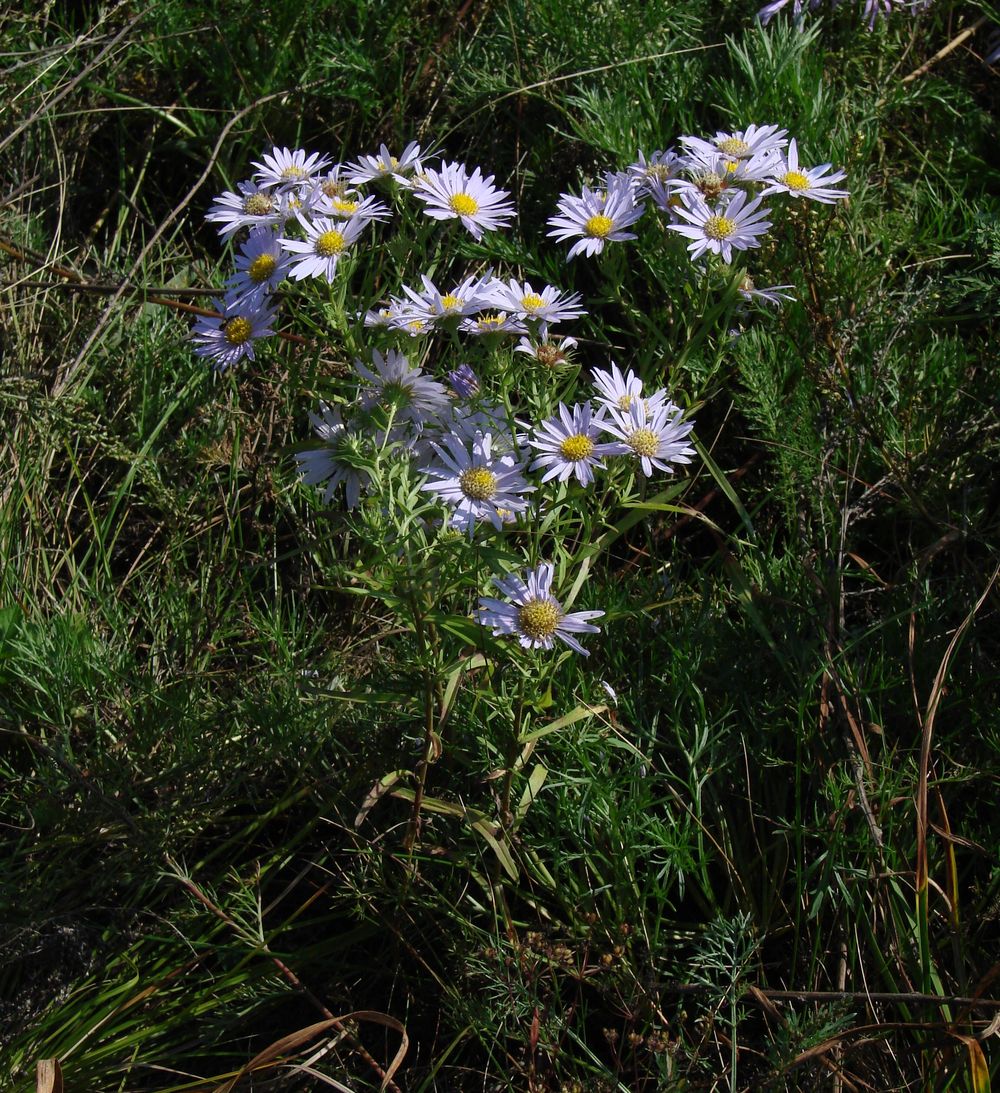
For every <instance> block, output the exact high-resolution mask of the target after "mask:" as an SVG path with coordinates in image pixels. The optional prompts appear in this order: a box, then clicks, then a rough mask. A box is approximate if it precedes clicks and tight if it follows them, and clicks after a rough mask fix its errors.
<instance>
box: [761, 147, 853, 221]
mask: <svg viewBox="0 0 1000 1093" xmlns="http://www.w3.org/2000/svg"><path fill="white" fill-rule="evenodd" d="M831 166H832V164H829V163H821V164H820V165H819V166H818V167H800V166H799V150H798V148H797V147H796V145H795V141H794V140H793V141H792V142H791V143H790V144H789V146H788V156H787V158H786V157H785V156H780V157H779V158H778V159H777V160H776V161H775V163H774V164H773V165H772V167H771V171H770V172H769V175H768V185H767V187H766V188H765V189H764V190H762V191H761V195H760V196H761V197H766V196H767V195H768V194H779V193H781V194H791V196H792V197H808V198H810V199H811V200H812V201H819V202H821V203H822V204H824V205H832V204H834V202H835V201H837V200H838V198H842V197H848V196H849V194H848V192H847V190H836V189H834V188H833V187H832V186H831V183H833V182H840V180H841V179H843V178H846V177H847V172H846V171H844V170H839V171H834V172H833V173H832V174H830V173H828V172H829V171H830V168H831Z"/></svg>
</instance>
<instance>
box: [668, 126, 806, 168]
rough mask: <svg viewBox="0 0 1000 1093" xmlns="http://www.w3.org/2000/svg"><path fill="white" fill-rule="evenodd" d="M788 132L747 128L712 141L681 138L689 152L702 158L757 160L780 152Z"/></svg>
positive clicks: (720, 135)
mask: <svg viewBox="0 0 1000 1093" xmlns="http://www.w3.org/2000/svg"><path fill="white" fill-rule="evenodd" d="M787 136H788V130H787V129H779V128H778V127H777V126H776V125H748V126H747V127H746V129H736V130H734V131H733V132H731V133H730V132H721V131H720V132H718V133H716V134H715V136H714V137H712V139H711V140H703V139H702V138H701V137H687V136H685V137H681V144H683V145H684V147H685V148H686V149H687V151H688V153H689V154H691V155H694V156H697V157H699V158H704V157H712V156H717V155H720V154H721V155H722V156H724V157H725V158H726V159H727V160H729V161H737V162H738V161H740V160H749V159H755V158H758V157H760V156H766V155H770V154H772V153H774V152H779V151H781V149H782V148H784V147H785V146H786V145H787V144H788V141H787V140H786V139H785V138H786V137H787Z"/></svg>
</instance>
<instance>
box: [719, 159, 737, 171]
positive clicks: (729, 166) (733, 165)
mask: <svg viewBox="0 0 1000 1093" xmlns="http://www.w3.org/2000/svg"><path fill="white" fill-rule="evenodd" d="M722 166H723V167H724V168H725V169H726V173H727V174H730V175H731V174H732V173H733V171H736V170H738V169H739V166H740V165H739V163H738V162H737V161H736V160H735V159H727V160H724V161H723V163H722Z"/></svg>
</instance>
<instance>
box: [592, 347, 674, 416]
mask: <svg viewBox="0 0 1000 1093" xmlns="http://www.w3.org/2000/svg"><path fill="white" fill-rule="evenodd" d="M593 378H594V386H595V387H596V388H597V402H598V404H599V405H600V406H605V407H607V408H608V409H609V410H615V411H618V412H620V413H628V411H629V410H630V409H631V408H632V407H633V406H639V407H640V408H641V409H642V410H643V412H644V413H645V415H646V417H647V418H648V417H650V416H651V415H652V414H653V413H654V412H655V411H656V410H657V409H658V408H659V407H660V406H662V405H663V404H664V403H665V402H666V401H667V392H666V391H654V392H653V394H651V395H648V396H647V395H643V393H642V380H641V379H640V378H639V377H638V376H637V375H636V374H635V372H633V371H632V369H631V368H630V369H629V370H628V372H627V373H625V374H623V373H622V370H621V369H620V368H619V367H618V365H617V364H615V362H614V361H612V362H611V371H610V372H605V371H604V370H603V369H600V368H595V369H594V371H593Z"/></svg>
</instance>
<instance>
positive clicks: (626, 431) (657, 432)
mask: <svg viewBox="0 0 1000 1093" xmlns="http://www.w3.org/2000/svg"><path fill="white" fill-rule="evenodd" d="M681 418H682V413H681V409H680V407H678V406H676V405H675V404H674V403H672V402H665V403H662V404H660V405H658V406H657V407H656V409H655V410H653V411H651V413H649V414H648V415H647V413H646V412H645V410H644V408H643V406H642V405H641V404H640V403H638V402H633V403H632V405H631V406H630V407H629V409H628V411H627V412H624V411H621V410H612V411H610V416H609V417H608V418H607V419H605V420H604V421H603V422H602V423H601V427H602V428H603V429H604V431H605V432H607V433H611V435H612V436H616V437H618V438H619V443H617V444H614V445H613V448H614V454H615V455H631V456H634V457H635V458H636V459H638V460H639V463H640V465H641V466H642V473H643V474H644V475H645V476H646V477H647V478H648V477H649V476H650V475H651V474H652V473H653V468H654V467H655V468H656V469H657V470H661V471H668V472H669V471H671V470H673V468H672V467H671V464H672V463H690V462H691V460H690V459H689V458H688V457H689V456H692V455H694V454H695V453H694V449H693V448H692V447H691V446H690V445H689V444H687V443H686V441H687V436H688V434H689V433H690V432H691V430H692V429H693V428H694V422H693V421H682V420H681Z"/></svg>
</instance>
